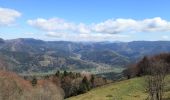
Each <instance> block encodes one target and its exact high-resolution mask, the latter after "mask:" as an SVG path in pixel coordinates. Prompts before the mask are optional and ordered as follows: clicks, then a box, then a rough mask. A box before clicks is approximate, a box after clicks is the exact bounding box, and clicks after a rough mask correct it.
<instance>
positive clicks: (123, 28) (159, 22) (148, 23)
mask: <svg viewBox="0 0 170 100" xmlns="http://www.w3.org/2000/svg"><path fill="white" fill-rule="evenodd" d="M28 24H29V25H31V26H33V27H36V28H38V29H41V30H45V31H65V32H70V31H71V32H77V33H106V34H117V33H124V32H158V31H159V32H164V31H170V22H168V21H166V20H163V19H161V18H160V17H155V18H152V19H144V20H134V19H115V20H114V19H109V20H106V21H104V22H100V23H96V24H91V25H86V24H83V23H80V24H75V23H72V22H67V21H65V20H63V19H59V18H51V19H43V18H38V19H35V20H28Z"/></svg>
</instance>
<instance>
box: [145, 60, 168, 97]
mask: <svg viewBox="0 0 170 100" xmlns="http://www.w3.org/2000/svg"><path fill="white" fill-rule="evenodd" d="M147 74H148V75H147V76H146V82H147V90H148V93H149V99H150V100H162V97H163V92H164V79H165V76H166V63H165V62H163V61H161V60H160V61H152V62H150V64H149V67H148V68H147Z"/></svg>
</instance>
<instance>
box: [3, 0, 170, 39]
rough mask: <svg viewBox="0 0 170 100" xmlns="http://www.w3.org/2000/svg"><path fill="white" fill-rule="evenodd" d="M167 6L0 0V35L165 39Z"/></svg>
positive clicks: (141, 0)
mask: <svg viewBox="0 0 170 100" xmlns="http://www.w3.org/2000/svg"><path fill="white" fill-rule="evenodd" d="M169 5H170V1H169V0H0V37H1V38H4V39H13V38H36V39H43V40H50V41H51V40H67V41H134V40H150V41H155V40H169V39H170V15H169V9H170V6H169Z"/></svg>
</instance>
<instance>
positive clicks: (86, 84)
mask: <svg viewBox="0 0 170 100" xmlns="http://www.w3.org/2000/svg"><path fill="white" fill-rule="evenodd" d="M89 90H90V83H89V81H88V79H87V77H86V76H84V77H83V79H82V82H81V83H80V92H81V93H85V92H87V91H89Z"/></svg>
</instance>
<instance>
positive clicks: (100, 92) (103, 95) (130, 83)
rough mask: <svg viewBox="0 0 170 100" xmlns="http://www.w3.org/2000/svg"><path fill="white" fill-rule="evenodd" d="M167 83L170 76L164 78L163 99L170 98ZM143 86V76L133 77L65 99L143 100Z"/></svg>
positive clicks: (145, 96) (169, 81) (169, 89)
mask: <svg viewBox="0 0 170 100" xmlns="http://www.w3.org/2000/svg"><path fill="white" fill-rule="evenodd" d="M169 83H170V76H168V77H167V78H166V84H167V85H166V87H165V88H166V89H165V91H166V93H165V95H164V98H166V99H165V100H170V84H169ZM144 87H145V82H144V78H134V79H130V80H125V81H120V82H116V83H113V84H109V85H106V86H102V87H98V88H95V89H92V90H91V91H89V92H87V93H85V94H82V95H79V96H75V97H71V98H68V99H67V100H145V99H146V98H147V97H148V95H147V93H146V90H145V88H144Z"/></svg>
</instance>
